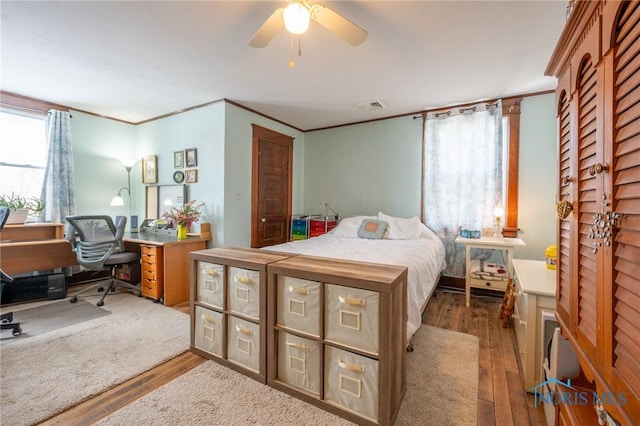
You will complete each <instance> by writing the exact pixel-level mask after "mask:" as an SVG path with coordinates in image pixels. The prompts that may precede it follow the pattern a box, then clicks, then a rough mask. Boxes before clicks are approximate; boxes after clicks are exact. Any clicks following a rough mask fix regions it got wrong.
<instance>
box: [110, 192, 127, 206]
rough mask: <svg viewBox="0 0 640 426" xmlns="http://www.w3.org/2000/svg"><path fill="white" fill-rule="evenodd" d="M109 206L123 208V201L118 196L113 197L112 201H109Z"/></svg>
mask: <svg viewBox="0 0 640 426" xmlns="http://www.w3.org/2000/svg"><path fill="white" fill-rule="evenodd" d="M111 205H112V206H124V200H123V199H122V197H121V196H120V194H118V195H116V196H115V197H113V199H112V200H111Z"/></svg>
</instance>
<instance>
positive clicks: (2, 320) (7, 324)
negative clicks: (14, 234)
mask: <svg viewBox="0 0 640 426" xmlns="http://www.w3.org/2000/svg"><path fill="white" fill-rule="evenodd" d="M9 212H10V210H9V208H8V207H0V231H2V229H4V225H5V223H7V219H9ZM12 282H13V278H11V277H10V276H9V275H7V274H5V272H4V271H3V270H2V269H0V299H1V298H2V290H3V289H4V286H5V284H8V283H12ZM0 326H1V327H2V328H0V329H1V330H13V331H12V333H13V335H14V336H19V335H20V333H22V328H20V323H19V322H13V312H7V313H4V314H2V315H0Z"/></svg>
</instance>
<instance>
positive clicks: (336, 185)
mask: <svg viewBox="0 0 640 426" xmlns="http://www.w3.org/2000/svg"><path fill="white" fill-rule="evenodd" d="M521 111H522V112H521V118H520V170H519V217H518V225H519V226H520V228H521V233H520V236H521V237H522V238H523V239H524V240H525V242H526V243H527V246H526V248H523V249H518V250H517V251H516V257H520V258H529V259H544V249H545V248H546V247H547V246H548V245H549V244H552V243H553V242H554V241H555V219H554V212H553V206H554V201H555V193H556V190H555V182H556V119H555V114H554V95H553V94H548V95H541V96H534V97H527V98H525V99H524V100H523V101H522V105H521ZM254 123H255V124H258V125H261V126H264V127H267V128H270V129H272V130H275V131H278V132H280V133H284V134H286V135H289V136H292V137H293V138H294V139H295V140H294V164H293V213H294V214H297V213H324V203H329V204H330V205H331V207H333V208H334V209H335V210H336V211H337V212H339V213H340V214H341V215H342V216H350V215H354V214H376V213H377V212H378V211H383V212H385V213H387V214H390V215H393V216H402V217H410V216H419V215H420V200H421V196H420V191H421V184H420V181H421V175H422V166H421V161H422V159H421V157H422V154H421V152H422V151H421V140H422V136H421V133H422V122H421V120H419V119H418V120H413V119H412V117H400V118H394V119H388V120H381V121H376V122H371V123H366V124H359V125H352V126H344V127H339V128H335V129H328V130H321V131H315V132H308V133H306V134H304V133H302V132H299V131H297V130H294V129H292V128H290V127H288V126H286V125H283V124H280V123H278V122H275V121H273V120H269V119H267V118H264V117H262V116H259V115H257V114H254V113H251V112H249V111H246V110H244V109H241V108H238V107H236V106H234V105H231V104H227V103H224V102H218V103H215V104H212V105H209V106H207V107H203V108H198V109H194V110H190V111H187V112H184V113H181V114H177V115H172V116H169V117H167V118H163V119H160V120H155V121H151V122H149V123H145V124H141V125H138V126H134V125H128V124H124V123H120V122H116V121H112V120H107V119H103V118H99V117H95V116H91V115H87V114H83V113H80V112H73V121H72V137H73V144H74V155H75V167H76V178H77V188H76V198H77V202H78V209H77V211H78V213H81V214H102V213H108V214H110V215H112V216H115V215H119V214H122V215H126V214H127V213H128V212H127V206H126V204H125V206H124V207H110V206H109V202H110V201H111V198H113V196H114V195H115V193H116V192H117V190H118V189H119V188H120V187H122V186H125V185H126V172H125V170H124V168H123V167H122V165H121V164H120V162H119V161H118V160H117V159H118V158H123V157H133V158H141V157H142V156H144V155H150V154H155V155H157V156H158V177H159V182H158V183H159V184H173V183H174V182H173V180H172V176H173V172H174V171H175V170H176V169H175V168H174V167H173V152H174V151H176V150H181V149H185V148H191V147H195V148H197V149H198V166H197V170H198V182H197V183H195V184H189V185H188V196H189V198H190V199H196V200H198V201H202V202H205V208H204V212H203V218H202V221H207V222H210V223H211V224H212V228H213V233H214V238H213V241H212V244H211V246H220V245H237V246H249V245H250V242H251V217H250V215H251V155H252V142H251V141H252V126H251V124H254ZM182 170H184V169H182ZM131 180H132V196H133V211H134V214H138V216H139V217H141V218H142V217H143V216H144V203H145V200H144V197H145V194H144V185H143V184H142V183H141V170H140V161H138V162H137V163H136V165H135V166H134V169H133V171H132V174H131Z"/></svg>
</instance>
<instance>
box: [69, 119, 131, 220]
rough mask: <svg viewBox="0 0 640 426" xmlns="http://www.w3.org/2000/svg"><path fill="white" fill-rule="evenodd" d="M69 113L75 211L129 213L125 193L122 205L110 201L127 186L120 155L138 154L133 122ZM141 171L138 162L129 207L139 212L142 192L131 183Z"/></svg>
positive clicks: (126, 156) (85, 212)
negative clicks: (74, 176)
mask: <svg viewBox="0 0 640 426" xmlns="http://www.w3.org/2000/svg"><path fill="white" fill-rule="evenodd" d="M71 115H72V117H73V118H72V119H71V140H72V144H73V159H74V160H73V162H74V168H75V173H76V191H75V193H76V212H77V213H78V214H108V215H110V216H112V217H115V216H117V215H123V216H128V215H129V207H128V204H127V200H126V196H125V197H124V198H125V205H124V206H122V207H111V206H110V205H109V203H110V202H111V199H112V198H113V197H114V196H115V195H116V194H117V193H118V190H119V189H120V188H122V187H125V186H127V172H126V170H125V169H124V166H123V165H122V163H121V162H120V160H119V159H120V158H139V157H140V152H139V150H138V147H137V145H136V135H135V126H132V125H130V124H125V123H121V122H118V121H114V120H107V119H104V118H100V117H96V116H93V115H89V114H84V113H81V112H78V111H71ZM140 173H141V172H140V164H139V163H138V164H136V166H135V167H134V169H133V170H132V173H131V182H132V190H131V192H132V199H133V204H132V211H133V214H136V213H137V214H138V215H140V213H141V212H143V211H144V195H143V194H144V193H143V192H141V191H142V190H141V188H138V187H137V186H135V185H134V184H133V183H134V182H138V181H140V176H141V175H140ZM141 194H142V195H141ZM140 200H142V201H140Z"/></svg>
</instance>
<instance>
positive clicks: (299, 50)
mask: <svg viewBox="0 0 640 426" xmlns="http://www.w3.org/2000/svg"><path fill="white" fill-rule="evenodd" d="M298 56H302V36H301V35H298Z"/></svg>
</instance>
